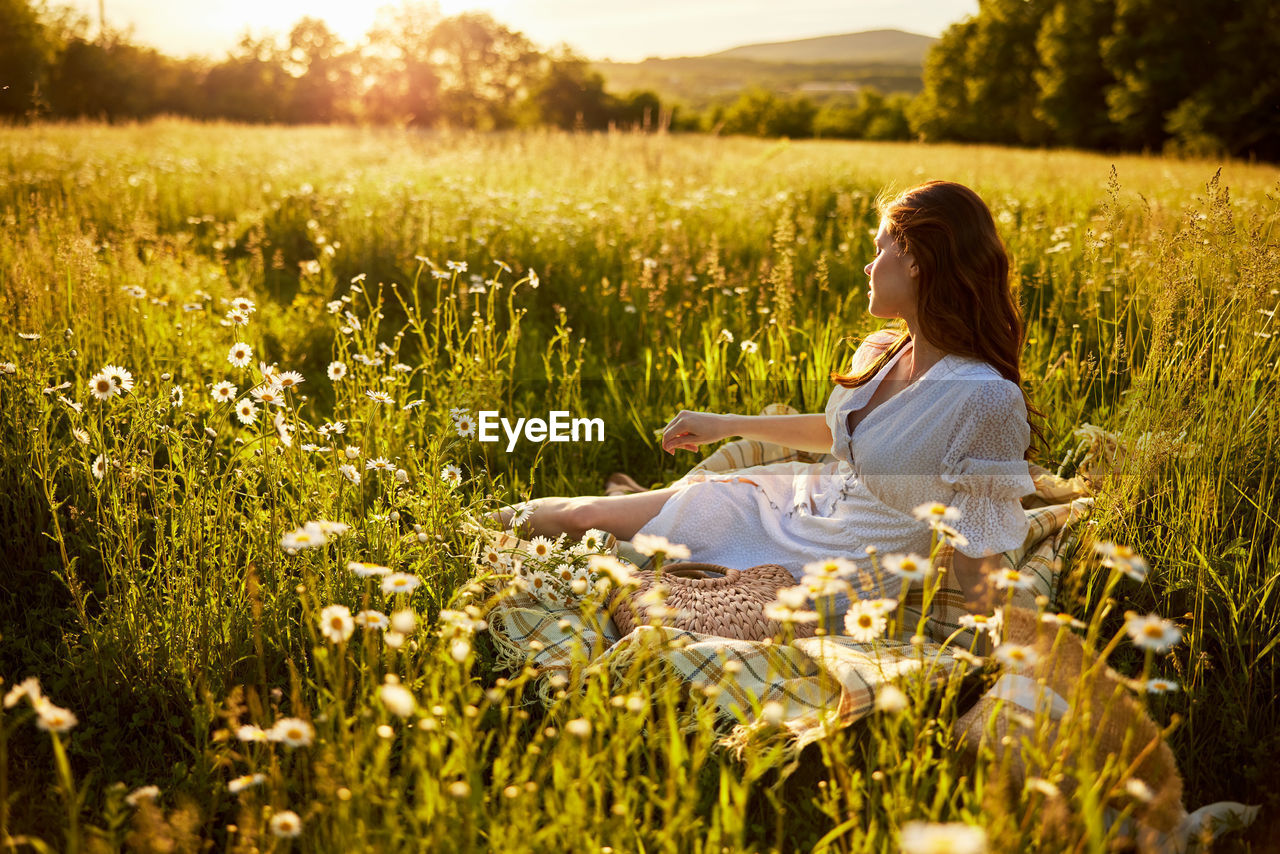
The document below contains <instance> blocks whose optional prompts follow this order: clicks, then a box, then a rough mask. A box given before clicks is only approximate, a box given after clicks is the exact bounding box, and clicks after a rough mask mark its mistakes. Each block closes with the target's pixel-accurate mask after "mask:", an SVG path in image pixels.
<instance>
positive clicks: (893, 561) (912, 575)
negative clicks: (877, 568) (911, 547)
mask: <svg viewBox="0 0 1280 854" xmlns="http://www.w3.org/2000/svg"><path fill="white" fill-rule="evenodd" d="M884 568H885V570H886V571H888V572H890V573H892V574H893V575H896V576H897V577H898V578H901V579H903V580H904V581H911V582H919V581H924V579H925V577H926V576H928V574H929V561H928V560H927V559H926V558H922V557H920V555H918V554H888V555H885V556H884Z"/></svg>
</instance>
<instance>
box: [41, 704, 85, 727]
mask: <svg viewBox="0 0 1280 854" xmlns="http://www.w3.org/2000/svg"><path fill="white" fill-rule="evenodd" d="M34 705H35V709H36V715H37V716H38V717H37V718H36V726H37V727H39V728H40V729H42V730H44V731H45V732H66V731H67V730H69V729H71V728H72V727H74V726H75V725H76V724H78V723H79V722H80V721H79V720H77V718H76V716H75V715H74V714H72V712H71V710H70V709H64V708H62V707H61V706H55V705H54V704H53V703H51V702H49V701H48V700H44V701H43V702H40V703H36V704H34Z"/></svg>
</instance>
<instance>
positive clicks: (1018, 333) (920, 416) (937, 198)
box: [502, 181, 1043, 614]
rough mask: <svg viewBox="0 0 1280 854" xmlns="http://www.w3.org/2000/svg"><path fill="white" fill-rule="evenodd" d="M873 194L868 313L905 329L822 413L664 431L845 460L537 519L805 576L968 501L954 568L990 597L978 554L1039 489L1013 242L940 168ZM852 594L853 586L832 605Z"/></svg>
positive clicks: (861, 556) (667, 438)
mask: <svg viewBox="0 0 1280 854" xmlns="http://www.w3.org/2000/svg"><path fill="white" fill-rule="evenodd" d="M879 208H880V214H881V221H880V228H879V230H878V232H877V233H876V237H875V246H876V255H875V258H874V259H873V260H872V261H871V263H869V264H868V265H867V266H866V269H865V272H866V274H867V275H868V277H869V278H870V288H869V290H868V296H869V300H870V302H869V305H868V311H869V312H870V313H871V314H872V316H874V317H879V318H884V319H900V320H901V321H903V324H904V325H905V329H903V328H901V327H899V328H897V329H883V330H880V331H879V332H876V333H874V334H872V335H871V336H869V337H868V338H867V339H866V340H865V341H864V342H863V343H862V345H861V346H860V347H858V349H857V351H856V352H855V354H854V357H853V365H852V367H851V369H850V371H849V373H847V374H837V373H833V374H832V379H833V380H834V381H835V382H836V384H837V385H836V388H835V389H834V390H833V392H832V394H831V397H830V399H829V401H828V403H827V406H826V411H825V413H823V414H811V415H777V416H749V415H729V414H717V413H711V412H689V411H684V412H681V413H680V414H679V415H677V416H676V417H675V418H673V419H672V420H671V422H670V423H669V424H667V425H666V427H665V429H664V430H663V436H662V447H663V449H664V450H665V451H668V452H670V453H674V452H675V450H676V449H685V450H690V451H692V450H696V449H697V448H698V447H700V446H701V445H705V444H708V443H711V442H716V441H719V440H721V439H725V438H728V437H731V436H741V437H744V438H750V439H757V440H761V441H767V442H776V443H778V444H781V445H785V446H787V447H791V448H796V449H799V450H805V451H813V452H829V453H831V454H832V455H834V456H835V458H836V459H835V460H834V461H831V462H827V463H802V462H788V463H776V464H772V465H766V466H756V467H753V468H749V469H744V470H742V471H739V472H736V473H734V474H731V475H708V474H695V475H690V476H688V477H685V478H683V479H682V480H680V481H677V482H676V483H675V484H673V485H671V486H669V487H667V488H666V489H658V490H654V491H651V492H637V493H635V494H630V495H618V496H600V497H596V496H592V497H582V498H543V499H538V500H536V501H533V502H531V505H532V507H531V509H532V511H533V512H532V515H531V516H530V517H529V524H530V525H531V527H532V529H533V532H534V533H535V534H540V535H552V536H554V535H556V534H559V533H561V532H564V533H568V534H570V535H573V536H579V535H581V534H582V533H583V532H584V531H586V530H587V529H590V528H599V529H602V530H606V531H609V532H611V533H613V534H614V535H615V536H617V537H619V538H620V539H631V538H632V537H633V536H634V535H636V534H637V533H641V534H653V535H660V536H664V537H666V538H667V539H668V540H670V541H671V542H673V543H681V544H683V545H685V546H687V547H688V548H689V549H690V552H691V554H692V558H693V559H694V560H698V561H707V562H710V563H718V564H722V565H725V566H730V567H736V568H741V569H745V568H747V567H750V566H755V565H757V564H762V563H778V564H781V565H783V566H785V567H787V569H789V570H790V571H791V572H792V573H793V574H795V575H796V576H797V578H798V577H799V576H800V574H801V572H802V567H803V566H804V564H805V563H809V562H812V561H817V560H822V559H825V558H831V557H844V558H847V559H850V560H853V561H854V562H855V563H856V564H857V565H858V566H859V567H860V568H863V569H867V570H870V569H871V567H872V562H871V561H870V559H869V554H870V552H869V550H868V547H870V546H874V547H875V551H876V552H878V553H879V554H880V555H881V556H884V555H888V554H891V553H915V554H919V555H928V553H929V547H930V537H931V530H930V527H929V525H928V523H927V522H926V521H924V520H922V519H920V518H917V516H916V515H915V514H914V513H913V510H914V509H915V508H917V507H919V506H920V505H922V504H926V503H930V502H942V503H944V504H946V505H949V506H951V507H955V508H956V509H957V510H958V511H959V513H960V515H959V518H956V519H953V520H951V522H950V524H952V526H953V527H954V528H955V529H956V530H957V531H959V533H960V534H961V535H962V538H963V540H964V541H967V542H963V543H958V544H957V554H956V556H955V563H954V565H953V566H954V572H955V574H956V578H957V580H958V581H959V583H960V585H961V587H962V589H963V590H964V592H965V594H966V598H967V600H968V601H969V603H970V605H971V607H974V608H976V607H980V604H981V601H982V598H981V597H982V590H981V588H982V586H983V585H982V581H983V576H984V573H983V570H984V569H985V567H984V565H983V564H984V561H983V559H984V558H987V557H989V556H994V555H999V554H1000V553H1001V552H1004V551H1008V550H1010V549H1013V548H1016V547H1017V546H1019V545H1020V544H1021V543H1022V542H1023V540H1024V538H1025V537H1026V534H1027V527H1028V526H1027V520H1026V516H1025V514H1024V512H1023V509H1022V505H1021V503H1020V501H1019V499H1020V498H1021V497H1022V496H1024V495H1027V494H1029V493H1032V492H1034V491H1035V485H1034V483H1033V482H1032V479H1031V476H1030V472H1029V470H1028V466H1027V460H1028V459H1029V458H1030V455H1029V445H1030V438H1031V430H1032V428H1031V425H1030V424H1029V423H1028V417H1027V415H1028V411H1029V410H1030V411H1031V412H1034V413H1035V414H1037V415H1039V414H1040V413H1039V412H1038V410H1035V409H1034V407H1032V406H1030V405H1029V404H1028V402H1027V400H1026V398H1025V395H1024V394H1023V392H1022V389H1021V382H1020V381H1021V374H1020V366H1019V362H1020V356H1021V351H1022V344H1023V323H1022V318H1021V314H1020V311H1019V309H1018V306H1017V304H1016V303H1015V301H1014V298H1013V295H1012V293H1011V292H1010V287H1009V261H1008V256H1007V255H1006V253H1005V249H1004V246H1003V244H1002V243H1001V241H1000V238H999V236H998V235H997V234H996V229H995V223H994V221H993V220H992V217H991V212H990V211H989V210H988V209H987V206H986V205H985V204H984V203H983V202H982V200H981V199H980V198H978V196H977V195H976V194H975V193H974V192H973V191H972V190H969V189H968V188H966V187H964V186H961V185H959V184H954V183H950V182H944V181H931V182H929V183H926V184H922V185H920V186H918V187H914V188H912V189H910V190H907V191H906V192H904V193H902V194H901V195H900V196H898V197H897V198H895V199H893V200H892V201H889V202H887V203H881V204H880V205H879ZM1035 432H1036V434H1037V436H1039V437H1040V439H1041V441H1043V434H1041V432H1040V430H1039V429H1038V428H1037V429H1036V431H1035ZM509 513H510V511H509V510H508V511H505V512H504V514H503V517H502V518H503V519H507V518H510V516H509ZM866 595H868V596H878V595H881V594H880V591H879V590H876V589H869V590H867V591H866ZM847 606H848V602H847V599H843V597H842V599H841V600H837V602H836V603H835V613H836V614H839V613H840V612H842V611H843V610H845V609H846V608H847Z"/></svg>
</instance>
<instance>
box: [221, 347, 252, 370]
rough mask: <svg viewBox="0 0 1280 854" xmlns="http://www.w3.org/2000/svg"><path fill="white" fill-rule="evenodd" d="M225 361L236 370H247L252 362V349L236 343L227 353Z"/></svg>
mask: <svg viewBox="0 0 1280 854" xmlns="http://www.w3.org/2000/svg"><path fill="white" fill-rule="evenodd" d="M227 361H228V362H230V363H231V364H232V366H233V367H236V368H247V367H248V366H249V363H250V362H252V361H253V348H252V347H250V346H249V345H248V344H245V343H244V342H243V341H237V342H236V343H235V344H232V345H231V349H230V350H228V351H227Z"/></svg>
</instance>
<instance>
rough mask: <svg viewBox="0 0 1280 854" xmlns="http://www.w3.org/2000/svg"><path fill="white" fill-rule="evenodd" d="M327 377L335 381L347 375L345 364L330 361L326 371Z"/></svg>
mask: <svg viewBox="0 0 1280 854" xmlns="http://www.w3.org/2000/svg"><path fill="white" fill-rule="evenodd" d="M327 373H328V375H329V379H331V380H333V381H334V382H335V383H336V382H337V381H338V380H340V379H342V378H343V377H345V376H346V375H347V366H346V364H345V363H344V362H330V363H329V370H328V371H327Z"/></svg>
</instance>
